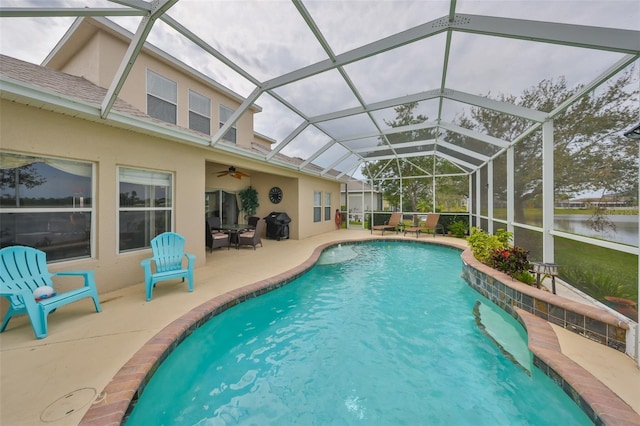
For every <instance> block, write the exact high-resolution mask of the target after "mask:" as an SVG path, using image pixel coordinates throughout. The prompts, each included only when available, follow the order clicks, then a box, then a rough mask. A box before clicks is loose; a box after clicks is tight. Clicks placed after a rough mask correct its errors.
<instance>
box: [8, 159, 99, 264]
mask: <svg viewBox="0 0 640 426" xmlns="http://www.w3.org/2000/svg"><path fill="white" fill-rule="evenodd" d="M0 153H1V154H3V155H10V156H16V157H22V158H23V159H24V160H34V161H31V162H30V163H28V164H33V163H42V162H44V163H47V160H49V161H51V162H52V163H57V164H59V165H62V166H64V163H76V164H82V165H84V166H90V168H91V172H90V173H91V174H90V176H89V179H90V180H91V183H90V186H91V195H90V197H88V198H89V199H90V200H91V202H90V203H89V206H86V205H85V202H84V199H85V197H84V196H78V197H76V194H75V193H74V194H73V195H72V205H71V206H62V207H37V206H36V207H21V206H17V207H8V206H3V207H0V213H2V214H5V213H6V214H43V213H44V214H47V213H54V214H60V213H62V214H65V215H66V214H69V218H70V220H71V221H72V223H75V222H73V219H72V216H74V215H77V214H86V213H88V214H89V215H90V218H89V226H88V228H89V253H88V254H87V255H82V256H69V257H62V258H54V259H52V257H54V256H51V255H49V256H48V257H47V263H59V262H69V261H75V260H81V259H94V258H95V245H96V209H97V207H96V206H97V192H96V191H97V182H96V180H97V176H96V163H95V162H92V161H86V160H77V159H71V158H61V157H51V156H43V155H38V156H35V155H33V154H29V153H22V152H7V151H0ZM42 160H44V161H42ZM25 165H26V164H25ZM6 168H15V167H6ZM63 171H66V170H63ZM67 173H69V174H75V173H71V172H68V171H67ZM76 198H77V203H78V204H77V205H76ZM47 227H48V226H47ZM52 232H53V233H54V235H58V234H57V233H56V232H55V231H52ZM85 232H86V231H85ZM20 244H21V245H28V246H30V247H33V248H36V249H39V250H42V251H45V252H46V251H47V249H46V248H47V247H51V248H55V244H51V245H47V246H46V247H42V246H38V245H37V244H36V245H29V244H26V243H20Z"/></svg>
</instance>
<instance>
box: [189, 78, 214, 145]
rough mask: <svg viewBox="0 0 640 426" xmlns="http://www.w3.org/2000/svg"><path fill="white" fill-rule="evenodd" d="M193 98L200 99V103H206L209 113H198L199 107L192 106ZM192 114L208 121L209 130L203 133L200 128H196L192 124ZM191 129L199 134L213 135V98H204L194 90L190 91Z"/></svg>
mask: <svg viewBox="0 0 640 426" xmlns="http://www.w3.org/2000/svg"><path fill="white" fill-rule="evenodd" d="M192 96H193V97H194V98H196V99H198V98H201V99H199V100H200V101H203V104H204V103H207V104H208V105H207V109H208V111H197V107H198V105H194V104H192ZM192 114H193V115H195V116H197V117H199V118H201V119H203V120H207V122H208V123H207V124H208V125H207V130H206V131H203V130H202V129H200V128H197V127H194V124H193V123H192V122H191V121H192ZM189 128H190V129H191V130H195V131H197V132H202V133H205V134H207V135H211V98H209V97H207V96H204V95H202V94H200V93H198V92H196V91H195V90H193V89H189Z"/></svg>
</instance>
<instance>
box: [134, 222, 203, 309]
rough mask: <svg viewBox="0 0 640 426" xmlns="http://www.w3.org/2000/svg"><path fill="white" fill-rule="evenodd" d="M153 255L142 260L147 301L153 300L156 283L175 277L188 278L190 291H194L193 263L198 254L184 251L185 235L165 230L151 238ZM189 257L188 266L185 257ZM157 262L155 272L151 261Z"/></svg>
mask: <svg viewBox="0 0 640 426" xmlns="http://www.w3.org/2000/svg"><path fill="white" fill-rule="evenodd" d="M151 249H152V250H153V257H150V258H148V259H145V260H143V261H142V262H140V266H142V268H143V269H144V285H145V288H146V291H147V301H149V300H151V293H152V292H153V288H154V287H155V286H156V283H157V282H159V281H166V280H171V279H175V278H182V282H184V279H185V278H186V279H187V281H189V291H193V264H194V262H195V260H196V256H195V255H193V254H189V253H185V252H184V237H183V236H182V235H180V234H176V233H175V232H164V233H162V234H160V235H158V236H157V237H155V238H154V239H153V240H151ZM184 258H186V259H187V266H186V268H185V267H184V266H183V264H182V262H183V259H184ZM152 262H153V263H155V272H153V269H152V267H151V263H152Z"/></svg>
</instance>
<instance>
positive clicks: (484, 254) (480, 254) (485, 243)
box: [467, 226, 513, 265]
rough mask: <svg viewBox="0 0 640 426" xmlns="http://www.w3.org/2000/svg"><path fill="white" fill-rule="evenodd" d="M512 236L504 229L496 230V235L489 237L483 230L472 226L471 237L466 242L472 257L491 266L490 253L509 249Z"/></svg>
mask: <svg viewBox="0 0 640 426" xmlns="http://www.w3.org/2000/svg"><path fill="white" fill-rule="evenodd" d="M512 235H513V234H512V233H511V232H507V231H505V230H504V229H498V231H497V232H496V235H489V234H487V233H486V232H484V230H483V229H481V228H477V227H475V226H474V227H473V228H471V235H469V238H468V239H467V241H468V242H469V247H470V248H471V253H473V256H474V257H475V258H476V259H478V260H479V261H480V262H482V263H484V264H485V265H491V252H492V251H493V250H496V249H504V248H509V241H510V240H511V236H512Z"/></svg>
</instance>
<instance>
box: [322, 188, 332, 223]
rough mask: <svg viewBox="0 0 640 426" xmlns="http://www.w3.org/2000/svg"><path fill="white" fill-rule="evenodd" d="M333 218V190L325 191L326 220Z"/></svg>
mask: <svg viewBox="0 0 640 426" xmlns="http://www.w3.org/2000/svg"><path fill="white" fill-rule="evenodd" d="M330 220H331V192H325V193H324V221H325V222H328V221H330Z"/></svg>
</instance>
